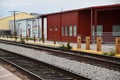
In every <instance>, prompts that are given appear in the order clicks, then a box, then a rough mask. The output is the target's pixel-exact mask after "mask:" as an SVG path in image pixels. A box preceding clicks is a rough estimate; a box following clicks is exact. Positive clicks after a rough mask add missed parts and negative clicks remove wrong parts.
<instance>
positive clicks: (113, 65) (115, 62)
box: [0, 40, 120, 71]
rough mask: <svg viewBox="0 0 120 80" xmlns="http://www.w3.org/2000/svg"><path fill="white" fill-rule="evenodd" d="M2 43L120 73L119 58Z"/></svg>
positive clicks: (4, 41) (38, 46) (31, 45)
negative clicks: (68, 58) (76, 59)
mask: <svg viewBox="0 0 120 80" xmlns="http://www.w3.org/2000/svg"><path fill="white" fill-rule="evenodd" d="M0 42H3V43H8V44H12V45H18V46H22V47H27V48H32V49H37V50H43V51H49V52H52V53H55V54H59V55H62V54H63V55H66V56H71V57H76V58H80V59H81V61H82V60H84V61H85V62H88V63H91V64H93V65H98V64H99V66H101V67H106V68H109V69H113V70H118V71H120V58H117V57H111V56H104V55H99V54H93V53H89V52H82V51H73V50H66V49H60V48H58V47H57V48H56V47H50V46H43V45H35V44H28V43H27V44H21V43H19V42H14V41H6V40H0Z"/></svg>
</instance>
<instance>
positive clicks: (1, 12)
mask: <svg viewBox="0 0 120 80" xmlns="http://www.w3.org/2000/svg"><path fill="white" fill-rule="evenodd" d="M110 4H120V0H0V16H6V15H9V14H10V12H9V11H13V10H17V11H20V12H27V13H40V14H46V13H53V12H58V11H61V9H63V11H66V10H71V9H79V8H85V7H90V6H100V5H110Z"/></svg>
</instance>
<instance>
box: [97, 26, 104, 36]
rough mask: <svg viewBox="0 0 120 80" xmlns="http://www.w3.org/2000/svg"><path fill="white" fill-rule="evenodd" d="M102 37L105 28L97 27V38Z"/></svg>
mask: <svg viewBox="0 0 120 80" xmlns="http://www.w3.org/2000/svg"><path fill="white" fill-rule="evenodd" d="M102 35H103V26H102V25H97V36H102Z"/></svg>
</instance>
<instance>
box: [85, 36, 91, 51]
mask: <svg viewBox="0 0 120 80" xmlns="http://www.w3.org/2000/svg"><path fill="white" fill-rule="evenodd" d="M86 50H90V37H86Z"/></svg>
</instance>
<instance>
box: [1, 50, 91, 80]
mask: <svg viewBox="0 0 120 80" xmlns="http://www.w3.org/2000/svg"><path fill="white" fill-rule="evenodd" d="M0 62H2V63H4V64H8V65H11V66H13V67H15V68H16V69H18V70H19V71H20V72H22V73H24V74H25V75H26V76H27V77H28V78H29V79H30V80H90V79H88V78H86V77H83V76H80V75H78V74H76V73H72V72H69V71H67V70H65V69H62V68H58V67H56V66H53V65H50V64H46V63H44V62H40V61H37V60H35V59H31V58H28V57H25V56H23V55H20V54H16V53H13V52H10V51H6V50H2V49H0Z"/></svg>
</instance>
